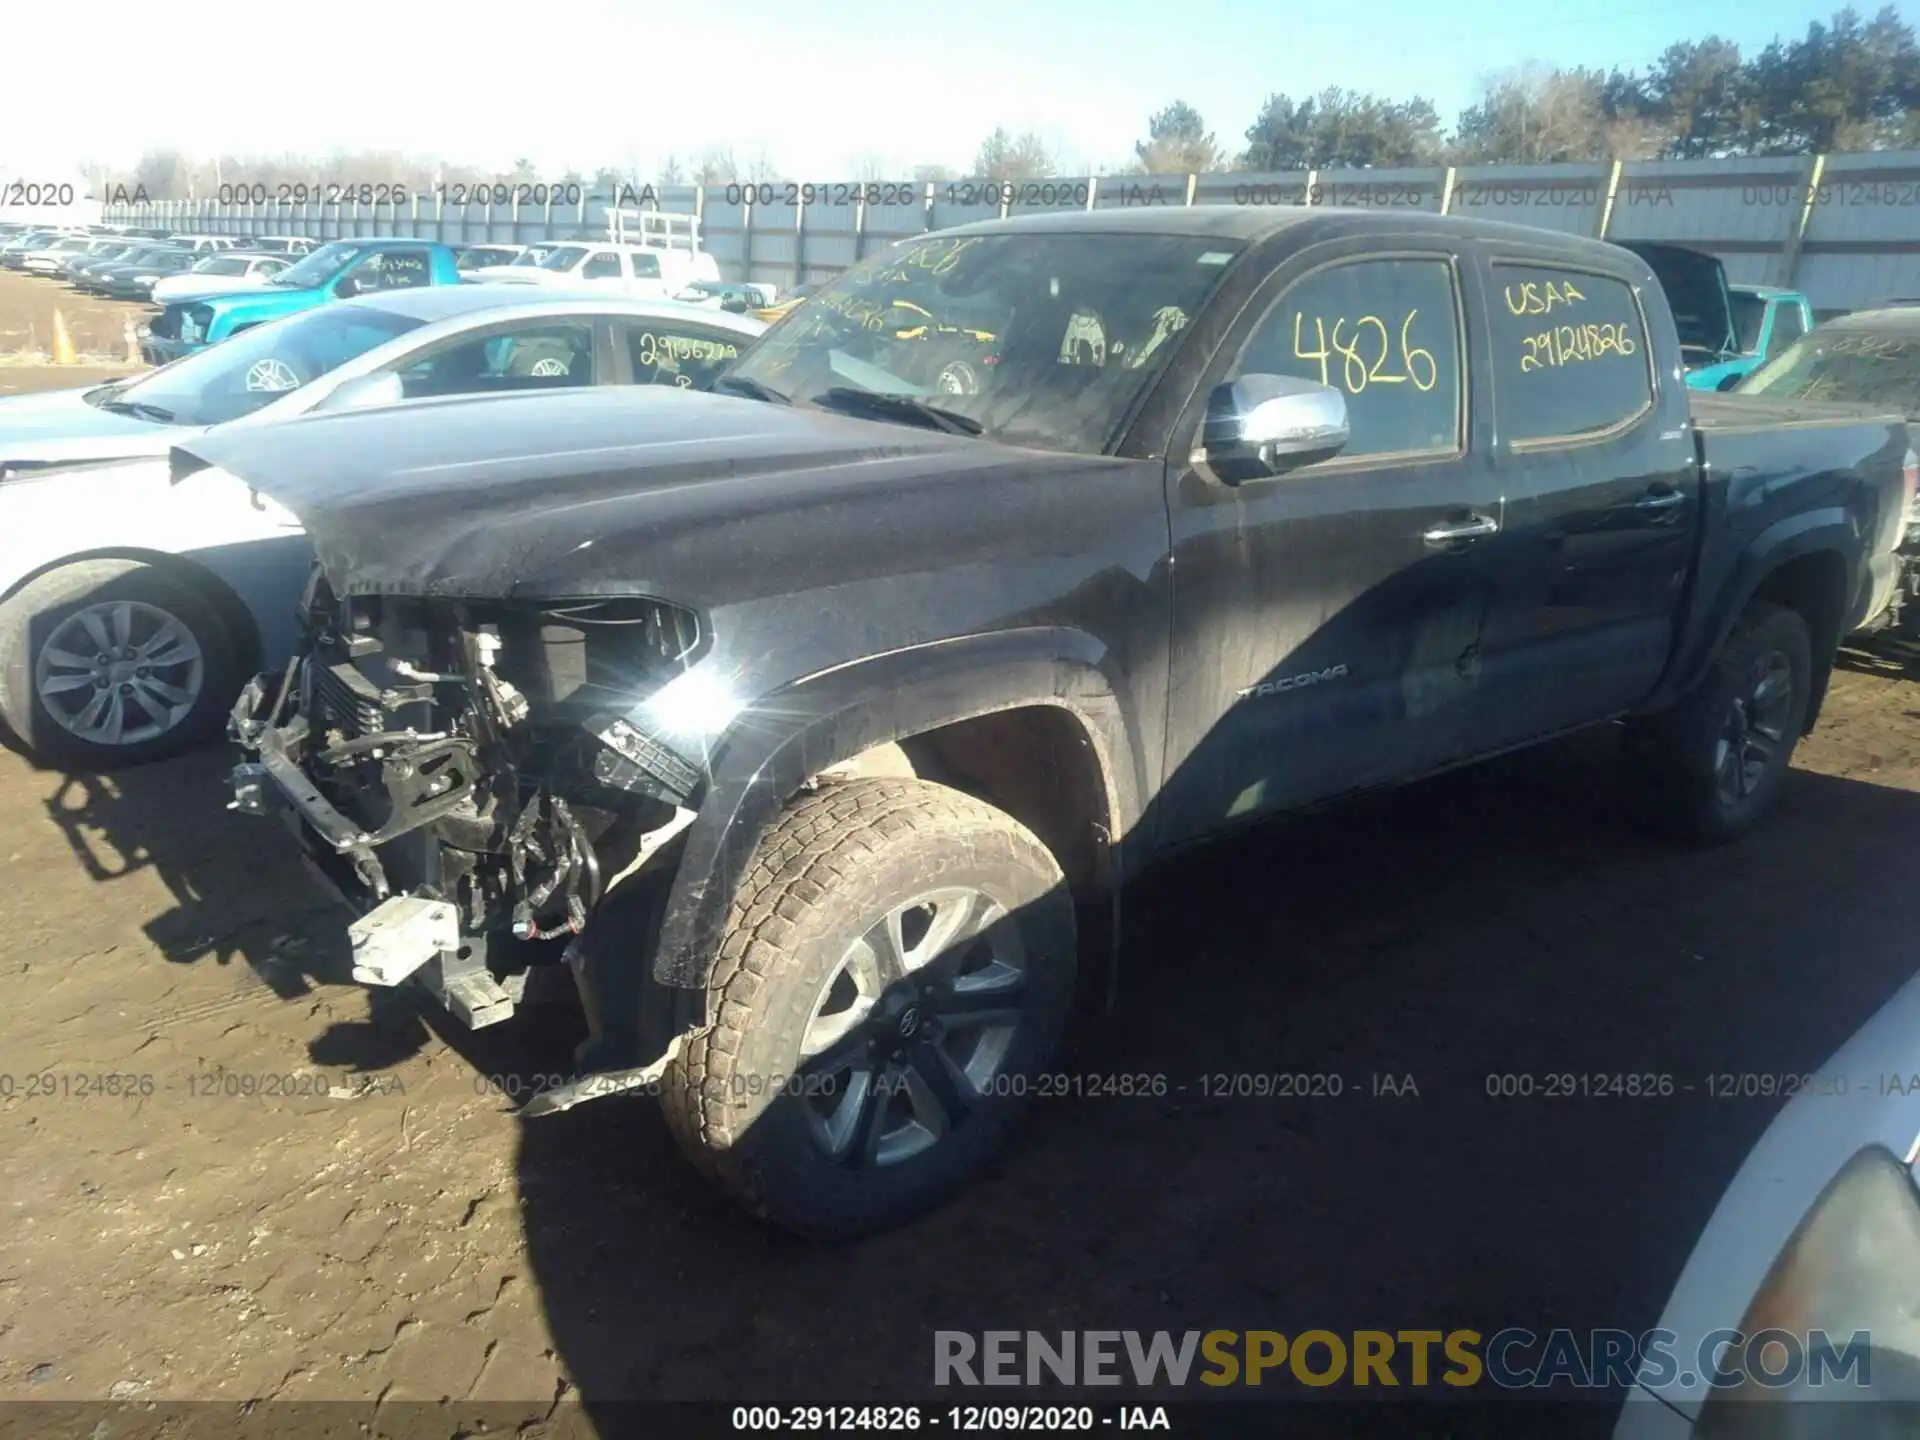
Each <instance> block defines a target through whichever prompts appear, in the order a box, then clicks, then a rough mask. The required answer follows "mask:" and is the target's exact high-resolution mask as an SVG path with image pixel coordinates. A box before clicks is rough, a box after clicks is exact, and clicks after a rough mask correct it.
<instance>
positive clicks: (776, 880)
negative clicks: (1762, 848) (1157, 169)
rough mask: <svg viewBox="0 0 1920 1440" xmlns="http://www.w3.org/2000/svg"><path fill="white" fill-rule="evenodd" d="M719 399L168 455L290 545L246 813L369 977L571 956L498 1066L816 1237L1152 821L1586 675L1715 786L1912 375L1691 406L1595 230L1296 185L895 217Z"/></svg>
mask: <svg viewBox="0 0 1920 1440" xmlns="http://www.w3.org/2000/svg"><path fill="white" fill-rule="evenodd" d="M929 316H931V317H932V319H931V321H930V322H929V321H928V320H927V318H926V317H929ZM949 316H955V317H964V319H955V320H954V321H953V323H951V324H947V323H946V319H945V317H949ZM909 319H911V320H912V321H913V323H912V324H908V323H906V321H907V320H909ZM982 336H985V337H987V338H986V339H984V340H983V339H982ZM948 344H951V347H952V350H953V355H952V360H953V361H954V362H957V363H947V360H946V356H945V352H943V351H942V350H941V349H940V347H941V346H943V345H948ZM909 374H911V375H913V376H916V377H919V378H917V379H915V380H911V381H910V380H908V379H906V378H905V377H906V376H907V375H909ZM718 390H719V392H721V393H716V394H711V395H701V394H681V393H668V392H662V391H634V392H626V391H581V392H577V393H570V394H564V395H562V394H556V395H550V396H525V397H507V398H489V399H484V400H475V401H465V400H454V401H449V402H444V403H438V404H433V405H427V406H423V407H411V408H408V409H405V410H392V411H385V412H381V411H371V412H366V413H360V414H354V415H348V416H340V417H333V418H318V419H309V420H302V421H297V422H294V423H292V424H289V425H287V426H284V427H281V428H280V429H277V430H275V431H273V432H272V433H267V432H265V431H261V432H259V433H257V434H242V433H237V432H236V433H234V434H230V435H223V436H208V437H205V438H203V439H198V440H194V441H190V442H188V443H187V444H185V445H184V446H183V447H181V449H180V450H178V451H176V452H175V461H174V463H175V465H176V467H177V468H178V469H179V471H180V472H182V473H190V472H191V471H193V470H194V469H196V468H204V467H206V466H214V467H219V468H220V469H221V470H224V471H226V472H227V473H229V474H232V475H234V476H238V477H239V478H241V479H242V480H243V481H244V482H245V483H247V484H248V485H251V486H253V487H256V488H257V489H258V490H260V491H261V492H264V493H265V494H267V495H269V496H271V497H273V498H274V499H276V500H278V501H280V502H281V503H283V504H284V505H286V506H287V507H288V508H290V509H291V510H292V511H293V512H294V513H295V514H297V515H298V516H299V517H300V519H301V521H302V522H303V523H304V524H305V526H306V527H307V529H308V532H309V533H310V534H311V536H312V538H313V541H314V544H315V547H316V552H317V557H318V560H317V569H316V573H315V578H314V581H313V584H312V587H311V590H310V593H309V596H308V600H307V606H306V608H307V616H308V623H309V627H310V631H309V639H308V641H307V643H306V647H305V650H304V653H303V654H302V656H300V657H299V658H297V659H296V660H295V662H294V664H293V665H292V666H291V667H290V668H289V670H288V671H287V673H286V674H285V675H270V676H262V677H259V678H258V679H257V680H256V681H255V682H254V683H253V685H252V686H251V687H250V688H249V690H248V693H247V695H246V696H245V697H243V699H242V700H241V702H240V704H239V706H238V708H237V709H236V711H235V715H234V733H235V735H236V737H237V739H238V740H239V742H240V743H241V745H242V746H243V747H245V749H246V750H247V751H249V752H252V755H251V758H250V759H249V761H248V763H246V764H243V765H242V766H241V767H240V768H239V769H238V770H237V771H236V772H235V785H236V791H237V805H238V808H240V809H242V810H247V811H263V810H268V809H275V808H278V809H281V810H283V811H284V812H285V813H286V814H287V815H288V816H289V817H290V818H292V819H293V820H294V822H295V825H296V828H297V829H298V830H299V831H300V832H301V833H302V834H303V836H304V837H305V838H306V840H307V842H308V845H309V849H310V851H311V852H312V854H313V855H314V856H315V857H316V858H317V859H318V860H319V861H320V862H321V863H322V864H323V865H324V866H325V867H327V868H328V869H329V871H330V873H332V874H333V875H334V876H335V877H336V878H337V881H338V884H339V886H340V888H341V889H342V891H343V892H344V893H345V894H346V895H347V896H348V897H350V899H351V900H352V901H353V903H354V904H355V905H356V906H357V907H358V908H359V909H360V910H361V912H362V913H361V917H360V918H359V919H358V920H357V921H356V922H354V925H353V933H354V944H355V949H356V954H357V956H358V960H359V966H360V970H359V973H360V975H361V977H362V978H363V979H365V980H367V981H369V982H371V983H374V984H393V983H397V982H399V981H402V980H404V979H408V978H409V977H413V978H416V979H418V980H421V981H424V982H425V983H426V984H427V986H428V988H429V989H430V990H432V992H433V993H434V994H436V995H438V996H439V997H441V999H442V1000H444V1001H445V1003H447V1004H448V1005H449V1006H450V1007H451V1008H452V1009H453V1010H454V1011H455V1013H457V1014H458V1015H460V1016H461V1017H462V1018H464V1019H465V1020H466V1021H467V1022H468V1023H470V1024H482V1023H487V1022H489V1021H492V1020H494V1019H497V1018H500V1017H502V1016H505V1015H507V1014H510V1013H511V1011H512V1007H513V1004H514V1003H515V999H516V997H517V996H518V995H519V994H520V989H521V987H522V985H523V984H524V982H525V978H526V974H527V970H526V967H527V966H528V965H529V964H530V963H546V962H547V961H549V960H551V959H552V958H553V957H554V956H555V955H556V953H557V954H559V955H561V956H563V958H564V960H565V963H567V964H568V965H569V966H570V967H571V969H572V975H573V979H574V981H575V983H576V984H577V986H578V989H579V992H580V995H581V997H582V1000H583V1003H584V1008H585V1012H586V1015H587V1019H588V1023H589V1027H590V1032H591V1033H590V1037H589V1039H588V1040H587V1041H586V1042H585V1043H584V1044H583V1046H582V1050H581V1053H580V1056H579V1064H580V1071H581V1076H582V1079H581V1080H580V1081H578V1082H577V1083H576V1084H575V1085H574V1086H572V1087H570V1088H569V1089H568V1090H567V1091H566V1092H564V1093H559V1094H550V1095H549V1096H547V1097H545V1102H544V1103H543V1104H542V1105H541V1106H540V1107H539V1108H542V1109H548V1110H551V1109H554V1108H560V1107H562V1106H564V1105H566V1104H568V1103H572V1102H575V1101H578V1100H579V1099H581V1098H583V1097H585V1096H588V1095H593V1094H600V1093H614V1092H617V1091H619V1090H621V1089H623V1088H628V1087H638V1086H641V1085H645V1086H646V1087H648V1088H657V1090H658V1092H659V1093H660V1096H661V1098H662V1101H663V1103H664V1105H665V1107H666V1111H667V1114H668V1115H669V1117H670V1120H671V1123H672V1126H673V1129H674V1130H675V1132H676V1133H677V1134H678V1136H679V1138H680V1139H681V1140H682V1141H683V1142H684V1144H685V1146H686V1148H687V1150H688V1151H689V1153H690V1154H691V1155H692V1156H693V1157H694V1158H695V1160H696V1161H698V1162H699V1163H701V1164H702V1166H703V1167H704V1168H706V1169H707V1170H708V1171H709V1172H710V1173H711V1174H712V1175H713V1176H714V1177H715V1178H716V1179H717V1180H718V1181H719V1182H720V1183H721V1184H723V1185H724V1186H725V1187H727V1188H728V1189H729V1190H730V1191H731V1192H732V1193H733V1194H735V1195H736V1196H737V1197H739V1198H740V1199H741V1200H743V1201H744V1202H745V1203H746V1204H747V1205H749V1206H750V1207H752V1208H753V1209H754V1210H756V1211H757V1212H758V1213H760V1214H762V1215H764V1216H767V1217H770V1218H771V1219H772V1220H774V1221H776V1222H778V1223H780V1224H782V1225H784V1226H787V1227H790V1228H792V1229H795V1230H798V1231H801V1232H804V1233H809V1234H814V1235H823V1236H835V1235H847V1234H853V1233H857V1232H860V1231H863V1230H868V1229H872V1228H875V1227H879V1226H883V1225H886V1224H889V1223H892V1222H895V1221H897V1220H899V1219H900V1218H902V1217H903V1216H906V1215H908V1214H910V1213H912V1212H914V1211H915V1210H917V1209H919V1208H921V1207H924V1206H926V1205H928V1204H930V1203H932V1202H934V1201H936V1200H937V1199H938V1198H939V1197H941V1196H942V1195H945V1194H947V1193H949V1192H950V1191H952V1190H953V1189H954V1188H956V1187H957V1186H958V1185H959V1184H960V1183H961V1181H962V1180H963V1179H964V1178H965V1177H966V1176H967V1175H968V1174H969V1173H970V1172H972V1171H974V1170H975V1169H977V1168H978V1167H979V1166H980V1165H981V1163H982V1162H983V1161H984V1159H985V1158H986V1157H987V1155H988V1154H989V1153H990V1152H991V1151H992V1150H993V1149H994V1147H995V1145H996V1144H997V1143H998V1142H999V1141H1000V1139H1001V1137H1002V1136H1003V1134H1004V1133H1005V1131H1006V1128H1007V1126H1008V1125H1009V1123H1010V1122H1011V1121H1012V1119H1013V1117H1014V1116H1015V1114H1016V1113H1017V1112H1018V1110H1019V1109H1020V1108H1021V1102H1022V1099H1023V1097H1024V1096H1025V1094H1026V1092H1027V1090H1028V1088H1029V1084H1030V1083H1031V1081H1032V1077H1034V1076H1035V1075H1036V1073H1037V1072H1038V1071H1039V1068H1040V1067H1042V1066H1044V1065H1045V1064H1046V1063H1047V1061H1048V1057H1049V1055H1050V1053H1051V1052H1052V1051H1053V1049H1054V1047H1055V1044H1056V1041H1057V1039H1058V1037H1059V1035H1060V1033H1061V1031H1062V1028H1063V1026H1064V1025H1065V1023H1066V1021H1067V1019H1068V1016H1069V1014H1070V1012H1071V1011H1072V1009H1073V1002H1074V999H1075V996H1076V994H1080V995H1082V996H1084V995H1086V994H1087V993H1088V992H1089V991H1091V992H1092V993H1093V994H1095V995H1096V996H1097V995H1098V994H1099V993H1101V991H1102V990H1103V989H1104V981H1103V982H1102V983H1097V984H1093V985H1089V984H1088V983H1087V982H1088V980H1089V978H1090V977H1091V976H1102V977H1104V976H1108V975H1110V974H1111V970H1110V968H1109V966H1110V963H1111V954H1110V952H1111V950H1112V948H1113V947H1114V945H1115V944H1116V943H1117V942H1116V941H1115V938H1114V937H1115V936H1116V934H1117V920H1118V916H1119V896H1120V894H1121V890H1122V887H1123V885H1124V884H1125V883H1126V882H1127V881H1128V880H1129V879H1130V878H1132V877H1133V876H1134V875H1136V874H1137V873H1138V872H1139V871H1140V870H1141V868H1142V867H1143V866H1145V865H1146V864H1147V863H1149V862H1150V861H1152V860H1154V859H1155V858H1157V857H1160V856H1163V855H1165V854H1166V853H1168V852H1169V851H1171V850H1174V849H1177V848H1179V847H1182V846H1186V845H1190V844H1192V843H1194V842H1198V841H1202V840H1207V839H1210V838H1213V837H1216V836H1218V835H1220V834H1222V833H1223V832H1225V831H1228V830H1230V829H1231V828H1232V827H1234V826H1235V825H1237V824H1240V823H1243V822H1253V821H1258V820H1260V819H1262V818H1265V817H1270V816H1272V815H1274V814H1275V813H1276V812H1280V811H1284V810H1288V809H1292V808H1297V807H1300V806H1303V805H1306V804H1308V803H1311V802H1319V801H1322V800H1325V799H1327V798H1329V797H1333V796H1337V795H1340V794H1343V793H1346V792H1349V791H1355V790H1359V789H1362V788H1366V787H1373V786H1380V785H1388V784H1394V783H1397V782H1401V781H1407V780H1411V779H1414V778H1415V777H1418V776H1422V775H1427V774H1430V773H1432V772H1434V771H1437V770H1440V769H1443V768H1446V767H1449V766H1454V765H1459V764H1463V763H1465V762H1468V761H1472V760H1475V759H1478V758H1480V757H1483V756H1488V755H1492V754H1495V753H1497V752H1500V751H1504V750H1509V749H1512V748H1514V747H1517V746H1522V745H1527V744H1530V743H1532V742H1535V741H1538V740H1541V739H1543V738H1545V737H1548V736H1552V735H1557V734H1560V733H1562V732H1566V731H1569V730H1573V729H1577V728H1580V727H1584V726H1590V725H1595V724H1600V723H1605V722H1615V721H1617V722H1620V731H1621V734H1622V737H1623V745H1622V753H1623V772H1624V775H1625V776H1626V778H1627V779H1628V780H1630V781H1631V785H1632V790H1633V793H1634V794H1635V795H1636V796H1637V797H1638V798H1637V800H1636V803H1637V804H1639V805H1640V806H1641V807H1642V808H1643V810H1644V812H1645V814H1646V815H1647V817H1648V818H1649V819H1653V820H1658V821H1661V822H1662V823H1664V824H1666V825H1668V826H1669V827H1671V828H1673V829H1676V830H1679V831H1683V832H1686V833H1689V834H1692V835H1694V836H1698V837H1703V838H1707V839H1725V838H1730V837H1732V836H1735V835H1737V834H1739V833H1741V832H1742V831H1744V830H1746V829H1747V828H1748V827H1750V826H1751V825H1752V824H1753V823H1754V822H1755V821H1756V820H1757V819H1758V817H1759V816H1760V815H1761V814H1762V812H1764V811H1765V810H1766V809H1767V808H1768V807H1769V806H1770V804H1771V803H1772V802H1773V800H1774V799H1775V798H1776V796H1777V794H1778V792H1779V790H1780V787H1781V783H1782V780H1783V777H1784V772H1785V771H1786V768H1787V765H1788V760H1789V756H1790V755H1791V753H1792V751H1793V748H1794V744H1795V742H1796V740H1797V739H1798V737H1799V736H1800V735H1802V734H1803V733H1805V732H1806V730H1807V729H1808V728H1810V727H1811V726H1812V724H1813V722H1814V719H1815V716H1816V715H1817V713H1818V712H1819V709H1820V705H1821V699H1822V696H1823V694H1824V692H1825V690H1826V685H1827V678H1828V674H1829V670H1830V667H1831V665H1832V663H1833V659H1834V654H1835V647H1836V643H1837V637H1839V636H1840V635H1842V634H1843V633H1845V632H1847V631H1850V630H1852V629H1853V628H1854V627H1855V626H1856V625H1857V624H1859V623H1860V622H1861V620H1862V619H1863V618H1865V617H1867V616H1868V615H1870V614H1871V613H1872V612H1873V611H1874V610H1876V609H1877V608H1880V607H1882V606H1884V605H1885V604H1886V603H1887V599H1888V597H1889V595H1890V594H1891V592H1892V587H1893V576H1894V567H1893V563H1892V556H1893V553H1894V550H1895V547H1896V545H1897V544H1898V543H1899V541H1900V539H1901V536H1902V530H1903V527H1904V525H1905V524H1906V518H1907V515H1908V510H1909V505H1908V501H1909V500H1910V498H1911V496H1912V493H1913V489H1914V483H1915V476H1916V466H1917V464H1920V462H1916V458H1915V456H1914V454H1913V452H1912V451H1911V450H1910V449H1909V442H1908V434H1907V429H1906V425H1905V422H1904V421H1903V420H1902V418H1901V417H1900V416H1898V415H1896V414H1882V413H1880V412H1879V411H1877V410H1872V409H1861V408H1855V409H1852V410H1847V409H1835V408H1828V407H1821V406H1817V405H1812V404H1795V405H1780V404H1772V403H1766V402H1763V401H1760V400H1746V399H1743V398H1741V397H1737V396H1718V395H1701V394H1697V393H1690V392H1689V391H1688V390H1687V388H1686V385H1685V382H1684V378H1683V373H1682V366H1681V360H1680V353H1679V345H1678V340H1677V338H1676V335H1675V332H1674V324H1673V320H1672V317H1671V316H1670V314H1669V313H1668V310H1667V307H1666V303H1665V300H1664V299H1663V297H1662V294H1661V290H1660V287H1659V285H1658V284H1657V283H1656V281H1655V280H1654V277H1653V276H1652V274H1651V273H1650V272H1649V271H1648V270H1647V268H1646V266H1645V264H1644V262H1643V261H1641V260H1640V259H1638V258H1637V257H1635V256H1633V255H1631V254H1629V253H1628V252H1626V251H1624V250H1621V249H1619V248H1617V247H1615V246H1611V245H1606V244H1602V243H1599V242H1595V241H1588V240H1583V239H1577V238H1573V237H1568V236H1559V235H1553V234H1549V233H1546V232H1543V231H1537V230H1532V229H1526V228H1521V227H1517V226H1510V225H1499V224H1492V223H1482V222H1474V221H1467V220H1462V219H1457V218H1445V217H1435V216H1425V215H1412V214H1397V215H1383V214H1375V213H1361V212H1343V211H1338V210H1322V209H1317V208H1316V209H1301V210H1298V211H1295V212H1287V213H1281V212H1274V211H1261V210H1247V209H1224V208H1206V207H1198V208H1193V209H1155V210H1150V211H1149V210H1114V211H1095V212H1091V213H1075V214H1071V215H1068V214H1056V215H1047V216H1044V217H1036V218H1030V219H1014V220H1006V221H998V222H991V223H987V224H982V225H974V226H968V227H966V228H964V229H958V230H953V231H948V232H943V233H939V234H935V235H931V236H927V237H922V238H918V239H915V240H912V241H908V242H903V243H901V244H899V245H896V246H894V247H893V248H892V249H890V250H888V251H886V252H885V253H883V254H881V255H878V256H875V257H873V258H871V259H868V260H866V261H864V262H862V263H861V264H860V265H858V266H856V267H855V268H854V269H853V270H851V271H850V272H848V273H847V274H845V275H843V276H842V277H841V278H840V279H838V280H837V281H835V282H834V283H833V284H831V285H829V286H827V287H825V288H824V289H822V290H821V291H819V292H818V293H817V294H815V295H813V296H811V297H810V298H809V299H807V300H806V301H805V303H803V304H802V305H801V306H799V307H798V308H797V309H796V310H794V311H793V312H792V313H791V314H790V315H788V316H787V317H786V318H785V319H784V320H783V321H782V322H781V323H780V324H778V325H776V326H775V327H774V328H773V329H772V330H770V331H768V332H767V334H766V335H765V336H764V337H763V338H762V339H761V340H760V341H759V342H757V343H756V345H755V346H754V347H753V348H752V349H751V350H750V351H748V352H747V353H745V354H743V355H742V356H741V357H740V358H739V360H738V361H736V362H735V363H734V365H733V366H732V368H731V369H730V371H729V372H728V374H727V375H726V376H724V377H723V378H722V380H721V381H720V383H719V385H718ZM1276 963H1284V957H1276Z"/></svg>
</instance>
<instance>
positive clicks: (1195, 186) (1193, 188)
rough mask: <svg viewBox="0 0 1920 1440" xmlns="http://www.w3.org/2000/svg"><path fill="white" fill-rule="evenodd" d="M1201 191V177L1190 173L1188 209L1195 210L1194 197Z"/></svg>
mask: <svg viewBox="0 0 1920 1440" xmlns="http://www.w3.org/2000/svg"><path fill="white" fill-rule="evenodd" d="M1199 189H1200V177H1199V176H1198V175H1195V174H1192V173H1189V174H1188V176H1187V208H1189V209H1191V208H1193V197H1194V194H1195V192H1197V191H1198V190H1199ZM1088 208H1089V209H1091V208H1092V207H1091V206H1089V207H1088Z"/></svg>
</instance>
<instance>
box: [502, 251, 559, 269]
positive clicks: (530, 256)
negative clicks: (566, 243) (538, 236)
mask: <svg viewBox="0 0 1920 1440" xmlns="http://www.w3.org/2000/svg"><path fill="white" fill-rule="evenodd" d="M552 253H553V250H552V248H551V247H549V246H545V245H535V246H533V247H531V248H530V249H528V250H527V251H525V252H524V253H522V254H519V255H516V256H514V257H513V261H512V263H513V264H515V265H528V266H532V267H534V268H536V269H537V268H538V267H539V265H540V262H541V261H542V260H544V259H546V258H547V256H549V255H551V254H552Z"/></svg>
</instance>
